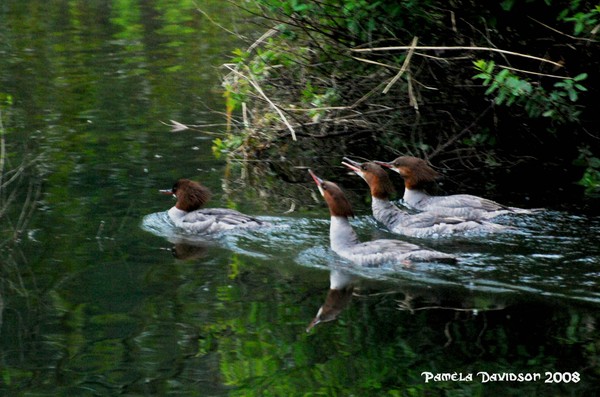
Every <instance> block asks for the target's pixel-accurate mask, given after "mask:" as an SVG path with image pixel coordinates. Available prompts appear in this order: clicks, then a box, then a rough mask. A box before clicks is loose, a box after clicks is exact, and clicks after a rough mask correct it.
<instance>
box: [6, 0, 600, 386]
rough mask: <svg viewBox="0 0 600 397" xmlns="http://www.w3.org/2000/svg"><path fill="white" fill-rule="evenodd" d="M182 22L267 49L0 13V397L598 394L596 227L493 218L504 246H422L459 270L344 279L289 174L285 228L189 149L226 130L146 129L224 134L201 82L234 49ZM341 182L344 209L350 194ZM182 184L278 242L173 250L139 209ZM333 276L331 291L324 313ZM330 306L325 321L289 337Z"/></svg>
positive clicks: (368, 273) (49, 14)
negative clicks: (502, 227) (444, 377)
mask: <svg viewBox="0 0 600 397" xmlns="http://www.w3.org/2000/svg"><path fill="white" fill-rule="evenodd" d="M196 6H198V7H200V8H201V9H202V10H203V11H205V12H206V13H207V14H208V15H210V16H211V18H213V19H214V20H215V21H216V22H218V23H219V24H221V25H222V26H223V27H224V28H227V29H229V30H235V31H237V32H241V33H243V34H246V35H248V36H249V37H253V38H256V37H259V36H260V35H261V34H262V33H263V31H262V30H261V29H262V28H258V27H256V26H255V25H251V24H249V23H247V22H244V19H243V18H242V13H241V12H240V11H238V10H235V9H234V8H233V7H232V6H231V5H230V4H228V3H225V2H220V1H199V2H197V3H194V2H192V1H181V0H177V1H176V0H171V1H169V0H162V1H158V0H157V1H143V2H142V1H131V0H130V1H117V0H113V1H108V0H106V1H66V0H65V1H34V0H32V1H21V0H9V1H3V2H2V3H1V4H0V20H1V23H0V99H2V105H1V107H0V109H2V121H3V125H4V128H5V130H6V134H5V135H4V139H5V143H6V154H7V155H6V157H5V159H4V160H5V161H4V174H3V179H2V180H3V181H4V182H6V181H8V180H10V179H11V178H13V177H14V179H13V180H12V181H13V182H11V183H10V184H9V185H8V186H6V187H5V188H4V189H3V191H2V194H1V197H0V200H1V204H2V206H1V207H0V209H1V210H2V211H1V217H2V218H1V219H2V221H1V224H2V235H1V237H2V240H1V243H2V246H1V247H0V248H1V251H0V253H1V258H2V265H1V266H2V273H1V277H2V278H1V279H0V375H1V376H0V392H1V393H0V394H2V395H10V396H13V395H18V396H21V395H22V396H42V395H43V396H45V395H48V396H50V395H52V396H54V395H64V396H75V395H76V396H79V395H82V396H83V395H85V396H87V395H89V396H93V395H102V396H104V395H127V396H137V395H199V396H225V395H232V396H251V395H257V396H258V395H272V396H290V395H303V396H304V395H339V396H350V395H356V396H368V395H373V396H417V395H428V396H437V395H445V396H466V395H519V396H525V395H526V396H533V395H540V396H561V395H564V396H579V395H588V396H592V395H596V394H597V393H598V384H599V381H600V368H599V365H598V363H599V360H600V330H599V329H598V327H599V323H598V321H599V315H598V308H599V307H600V283H599V281H598V278H599V276H600V247H599V245H600V244H599V242H600V220H599V219H598V218H593V217H588V216H585V215H581V214H575V213H566V212H557V211H545V212H542V213H540V214H537V215H535V216H529V217H521V218H516V219H504V220H503V221H504V222H506V223H508V224H512V225H514V226H516V227H518V228H519V229H520V230H522V232H521V233H515V234H509V235H502V236H494V237H486V238H482V237H479V238H471V239H461V240H456V239H455V240H445V241H437V242H425V243H426V244H427V245H429V246H431V247H433V248H437V249H440V250H444V251H448V252H454V253H456V254H457V255H459V256H460V258H461V264H460V265H459V266H455V267H452V266H427V267H417V268H412V269H403V270H401V271H399V272H391V271H389V270H386V269H383V270H382V269H356V268H351V267H350V268H348V266H347V265H346V264H344V263H341V262H340V261H338V260H337V258H336V256H335V255H334V254H333V253H332V252H331V251H330V250H329V248H328V218H327V210H326V209H325V207H324V205H323V203H322V202H321V201H320V200H313V199H312V198H311V193H312V194H315V189H314V186H312V185H311V184H310V182H309V179H308V177H306V176H305V175H304V173H305V172H306V171H305V170H299V171H298V172H299V175H300V176H298V178H297V179H298V180H302V178H305V179H306V184H300V186H293V187H289V189H290V190H289V191H290V192H301V196H302V197H297V200H295V201H296V206H295V211H294V212H292V213H289V214H286V213H285V210H286V209H287V208H289V207H290V203H291V201H294V200H291V201H289V202H288V201H286V200H283V201H282V200H281V199H280V197H281V196H285V194H282V191H287V190H286V189H288V186H287V185H286V184H285V183H284V182H273V181H272V178H270V179H269V177H268V176H265V177H264V185H261V179H260V178H255V179H258V182H255V183H254V185H244V184H243V181H242V180H241V179H240V178H236V177H233V176H231V175H237V174H239V170H238V169H237V168H236V167H235V166H234V167H232V168H228V167H226V166H225V163H224V162H223V161H222V160H217V159H215V157H214V156H213V154H212V150H211V146H212V143H211V141H212V139H213V135H210V134H206V133H205V132H206V131H209V132H217V133H219V132H222V131H223V130H224V127H223V126H216V127H210V128H209V127H207V128H203V130H204V131H205V132H198V131H183V132H177V133H173V132H170V130H169V127H167V126H165V125H164V124H162V123H161V122H169V120H177V121H180V122H183V123H188V124H222V123H223V118H222V117H220V116H219V115H218V114H217V113H215V111H217V112H223V111H224V100H223V98H222V94H221V92H220V90H219V78H220V76H221V74H222V73H224V72H223V70H222V69H220V68H219V66H220V65H221V64H222V63H224V62H226V61H227V56H228V54H230V52H231V50H232V49H234V48H236V47H237V46H244V45H246V44H243V41H242V40H241V39H240V38H237V37H235V36H234V35H232V34H231V33H228V32H226V31H225V30H223V29H221V28H220V27H218V26H216V25H215V24H213V23H210V22H209V21H208V19H207V18H206V17H205V16H204V15H203V14H202V13H199V12H197V11H196V10H195V9H196ZM8 96H10V100H8ZM343 154H344V153H339V156H340V158H341V156H342V155H343ZM311 161H313V162H314V161H315V160H314V159H309V158H307V159H306V163H307V164H309V165H311V166H314V167H316V168H318V167H319V164H318V163H317V164H311ZM247 166H248V168H249V169H254V168H255V166H254V165H252V164H249V165H247ZM338 171H339V174H340V178H341V179H342V181H344V182H345V184H346V187H348V188H351V189H350V190H352V191H353V193H354V195H353V198H354V201H355V202H356V198H357V197H358V196H359V195H364V193H365V190H364V186H362V185H360V183H362V182H361V181H358V180H356V185H355V186H351V185H350V183H352V181H355V180H353V179H349V178H347V177H345V176H344V171H343V170H342V168H340V169H339V170H338ZM335 172H337V171H333V172H332V173H335ZM179 177H189V178H193V179H198V180H202V182H203V183H204V184H206V185H207V186H209V187H210V188H211V189H212V190H213V192H214V193H215V194H214V197H213V202H212V205H213V206H229V207H237V208H240V209H242V210H243V211H245V212H248V213H252V214H256V215H259V216H263V217H265V218H267V219H269V220H271V222H272V223H273V225H274V226H273V227H271V228H268V229H264V230H260V231H253V232H243V233H234V234H231V233H230V234H227V235H223V236H220V237H218V238H215V239H212V240H210V241H206V240H200V239H198V238H194V237H190V236H180V235H177V234H176V233H174V232H173V231H172V230H170V229H169V228H168V227H167V226H166V225H165V222H164V218H163V217H164V212H163V211H165V210H167V209H168V208H169V207H170V206H171V205H172V204H173V200H172V199H171V198H168V197H165V196H162V195H159V194H158V193H157V190H158V189H161V188H169V187H170V186H171V185H172V183H173V181H174V180H175V179H177V178H179ZM267 180H268V187H267ZM272 189H276V190H278V191H277V192H274V191H273V190H272ZM248 192H251V193H248ZM275 193H277V194H275ZM294 194H295V193H294ZM294 194H290V196H292V197H291V198H292V199H293V198H294V197H293V196H294ZM248 197H251V198H253V199H248ZM315 197H316V196H315ZM11 198H14V199H12V200H11ZM514 204H517V203H514ZM523 205H524V206H525V205H526V204H524V203H523ZM356 212H357V213H358V214H359V215H360V216H359V217H358V218H357V219H356V220H355V226H356V228H357V230H358V231H359V233H360V235H361V237H362V238H363V239H368V238H373V237H393V236H390V235H388V234H386V233H385V232H384V231H381V230H379V229H378V228H377V226H376V225H375V223H373V222H372V220H371V219H370V218H369V217H368V208H367V207H366V206H365V205H364V203H361V201H358V202H357V205H356ZM15 231H19V232H18V233H16V234H15ZM15 236H16V237H17V238H16V239H15ZM421 243H423V242H421ZM340 269H341V270H343V271H346V272H347V273H348V274H349V275H350V276H347V279H348V280H347V281H349V284H348V285H347V286H346V287H345V292H344V293H338V294H335V293H330V294H329V295H328V289H329V283H330V272H333V273H335V274H337V273H338V272H339V271H340ZM326 299H328V300H327V302H328V304H331V305H332V308H333V311H334V314H338V317H337V319H336V320H334V321H331V322H327V323H323V324H319V325H317V326H316V327H315V328H314V329H313V330H312V331H311V332H310V333H307V332H306V328H307V326H308V325H309V324H310V322H311V320H312V319H313V318H314V316H315V315H316V313H317V311H318V309H319V307H320V306H321V305H323V304H324V302H326ZM480 372H481V373H483V372H486V373H489V374H492V373H503V374H504V373H509V374H515V375H517V374H519V373H521V374H525V375H528V376H531V377H533V376H535V375H536V374H540V378H539V379H536V380H533V381H529V382H527V381H523V382H519V381H504V382H501V381H497V382H494V381H493V380H492V378H486V377H485V374H479V375H477V374H478V373H480ZM424 373H432V374H442V373H450V374H452V373H457V374H462V381H459V380H455V381H439V382H436V381H434V380H430V381H429V382H427V383H426V380H427V374H424ZM546 373H549V375H547V374H546ZM469 376H471V378H469ZM486 380H488V381H487V382H486ZM548 381H550V382H548Z"/></svg>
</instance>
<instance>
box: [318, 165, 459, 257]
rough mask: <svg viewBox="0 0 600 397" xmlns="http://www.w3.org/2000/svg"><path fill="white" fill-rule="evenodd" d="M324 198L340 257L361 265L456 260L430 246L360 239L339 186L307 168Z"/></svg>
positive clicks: (331, 239) (332, 244)
mask: <svg viewBox="0 0 600 397" xmlns="http://www.w3.org/2000/svg"><path fill="white" fill-rule="evenodd" d="M308 172H309V173H310V175H311V176H312V178H313V180H314V181H315V183H316V184H317V187H318V189H319V192H320V193H321V195H322V196H323V198H324V199H325V202H326V203H327V206H328V207H329V213H330V215H331V224H330V227H329V240H330V245H331V249H332V250H333V251H334V252H335V253H337V254H338V255H339V256H341V257H342V258H345V259H348V260H350V261H352V262H354V263H356V264H358V265H362V266H377V265H383V264H388V263H389V264H392V263H394V264H400V263H402V264H409V263H411V262H455V261H456V258H455V257H454V256H453V255H450V254H445V253H442V252H438V251H433V250H429V249H426V248H422V247H419V246H418V245H415V244H410V243H407V242H404V241H399V240H388V239H381V240H373V241H367V242H360V241H359V239H358V236H357V235H356V232H355V231H354V229H352V225H350V221H349V220H348V218H349V217H352V216H354V213H353V212H352V207H351V205H350V203H349V202H348V199H347V198H346V196H345V195H344V192H342V189H340V188H339V187H338V185H336V184H335V183H333V182H329V181H324V180H323V179H321V178H319V177H318V176H317V175H315V173H314V172H312V170H308Z"/></svg>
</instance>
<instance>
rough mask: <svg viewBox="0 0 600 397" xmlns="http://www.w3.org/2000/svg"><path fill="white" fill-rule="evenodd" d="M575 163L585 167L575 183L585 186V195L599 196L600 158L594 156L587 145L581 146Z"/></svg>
mask: <svg viewBox="0 0 600 397" xmlns="http://www.w3.org/2000/svg"><path fill="white" fill-rule="evenodd" d="M575 164H576V165H579V166H583V167H585V171H584V172H583V177H582V178H581V179H580V180H579V181H578V182H577V183H578V184H579V185H581V186H583V187H584V188H585V192H586V194H587V195H589V196H600V158H598V157H596V156H594V155H593V154H592V152H591V150H590V148H589V147H587V146H586V147H581V148H579V157H578V158H577V160H575Z"/></svg>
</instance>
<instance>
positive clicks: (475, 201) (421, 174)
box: [375, 156, 533, 220]
mask: <svg viewBox="0 0 600 397" xmlns="http://www.w3.org/2000/svg"><path fill="white" fill-rule="evenodd" d="M375 163H377V164H379V165H382V166H384V167H387V168H390V169H391V170H393V171H395V172H397V173H398V174H400V176H401V177H402V179H404V197H403V199H404V202H405V203H406V205H408V206H409V207H412V208H414V209H416V210H419V211H430V210H434V209H435V210H437V211H443V212H444V213H446V214H448V215H452V216H459V217H462V218H465V219H469V220H479V219H491V218H494V217H496V216H499V215H504V214H509V213H517V214H529V213H532V212H533V211H532V210H527V209H522V208H516V207H509V206H506V205H502V204H499V203H497V202H495V201H492V200H488V199H485V198H482V197H478V196H473V195H470V194H454V195H449V196H430V195H429V194H428V193H427V192H426V191H425V190H424V188H425V186H427V185H428V184H431V183H432V182H435V180H436V179H437V178H438V177H439V174H438V173H437V172H436V171H435V170H434V169H433V168H431V167H430V166H429V165H428V164H427V163H426V162H425V160H422V159H419V158H416V157H411V156H401V157H398V158H397V159H395V160H394V161H392V162H384V161H375Z"/></svg>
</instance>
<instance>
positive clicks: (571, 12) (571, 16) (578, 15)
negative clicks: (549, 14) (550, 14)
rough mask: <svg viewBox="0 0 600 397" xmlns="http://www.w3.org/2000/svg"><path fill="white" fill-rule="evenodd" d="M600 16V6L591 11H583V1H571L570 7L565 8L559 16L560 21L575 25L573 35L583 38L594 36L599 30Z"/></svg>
mask: <svg viewBox="0 0 600 397" xmlns="http://www.w3.org/2000/svg"><path fill="white" fill-rule="evenodd" d="M599 16H600V5H596V6H595V7H594V8H592V9H591V10H589V9H582V6H581V1H579V0H576V1H571V2H570V4H569V7H567V8H565V9H564V10H563V11H562V12H561V13H560V14H559V15H558V18H557V19H558V20H559V21H564V22H572V23H573V34H574V35H575V36H581V35H583V34H592V33H593V31H594V29H596V30H597V25H598V23H599V20H598V17H599Z"/></svg>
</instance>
